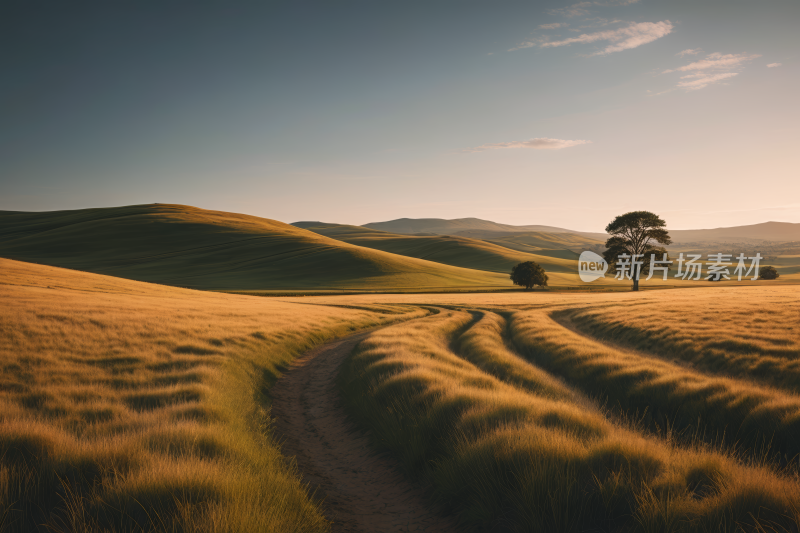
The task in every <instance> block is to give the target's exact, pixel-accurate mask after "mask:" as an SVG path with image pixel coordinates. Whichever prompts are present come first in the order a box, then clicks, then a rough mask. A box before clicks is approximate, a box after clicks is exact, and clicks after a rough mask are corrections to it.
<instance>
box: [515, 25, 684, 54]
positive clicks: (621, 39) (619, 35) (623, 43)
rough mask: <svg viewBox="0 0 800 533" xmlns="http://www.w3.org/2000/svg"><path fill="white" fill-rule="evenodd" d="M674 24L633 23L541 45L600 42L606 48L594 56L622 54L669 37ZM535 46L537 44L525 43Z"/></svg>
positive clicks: (546, 46)
mask: <svg viewBox="0 0 800 533" xmlns="http://www.w3.org/2000/svg"><path fill="white" fill-rule="evenodd" d="M672 28H673V26H672V23H671V22H670V21H668V20H663V21H661V22H632V23H630V24H629V25H628V26H626V27H624V28H618V29H616V30H605V31H598V32H594V33H584V34H582V35H579V36H577V37H570V38H569V39H563V40H560V41H545V42H542V43H541V44H539V46H541V47H542V48H553V47H556V46H569V45H571V44H577V43H595V42H598V41H607V42H608V43H610V44H608V46H606V47H605V48H604V49H603V50H602V51H601V52H597V53H595V54H592V55H604V54H610V53H612V52H621V51H622V50H629V49H631V48H636V47H638V46H641V45H643V44H647V43H651V42H653V41H655V40H656V39H659V38H661V37H664V36H665V35H669V33H670V32H672ZM523 44H529V45H530V46H535V44H536V43H523ZM519 48H528V46H522V45H519Z"/></svg>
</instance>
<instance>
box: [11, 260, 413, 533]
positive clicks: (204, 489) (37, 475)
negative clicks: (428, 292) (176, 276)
mask: <svg viewBox="0 0 800 533" xmlns="http://www.w3.org/2000/svg"><path fill="white" fill-rule="evenodd" d="M421 314H424V311H421V310H419V309H417V308H414V307H413V306H412V307H408V306H404V307H402V308H400V307H397V306H392V305H383V304H375V305H367V306H364V305H360V306H358V308H343V307H332V306H326V305H314V304H313V303H310V302H304V303H287V302H283V301H279V300H275V299H264V298H248V297H244V296H235V295H223V294H215V293H204V292H197V291H191V290H185V289H179V288H172V287H165V286H160V285H151V284H146V283H140V282H134V281H127V280H121V279H118V278H111V277H105V276H98V275H95V274H86V273H81V272H75V271H69V270H64V269H59V268H52V267H46V266H40V265H30V264H26V263H19V262H15V261H9V260H5V259H0V523H1V524H2V525H0V531H20V532H21V531H86V532H88V531H98V532H99V531H142V530H145V531H296V532H306V531H326V530H327V528H328V524H327V522H326V521H325V520H324V518H323V517H322V514H321V513H320V511H319V508H318V504H316V503H314V502H313V501H312V500H311V499H310V498H309V495H308V494H307V492H306V489H305V488H304V487H303V486H302V484H301V483H300V481H299V478H298V476H297V474H296V471H295V470H294V467H293V466H292V465H291V464H287V463H286V462H285V461H284V458H283V457H282V456H281V454H280V451H279V447H278V445H277V443H276V441H275V440H274V438H273V436H272V435H271V433H270V430H269V428H270V424H271V422H270V418H269V404H270V402H269V390H270V387H271V385H272V384H273V383H274V381H275V380H276V379H277V377H278V376H279V375H280V371H281V369H282V368H283V366H284V365H286V364H287V363H288V362H289V361H290V360H291V359H292V358H293V357H295V356H296V355H297V354H298V353H300V352H302V351H305V350H307V349H309V348H310V347H312V346H314V345H317V344H319V343H321V342H323V341H325V340H326V339H330V338H333V337H335V336H341V335H344V334H347V333H349V332H350V331H351V330H354V329H358V328H364V327H368V326H373V325H379V324H385V323H391V322H392V321H394V320H398V319H403V318H408V317H411V316H419V315H421Z"/></svg>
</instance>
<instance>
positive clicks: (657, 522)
mask: <svg viewBox="0 0 800 533" xmlns="http://www.w3.org/2000/svg"><path fill="white" fill-rule="evenodd" d="M465 330H466V331H465ZM503 331H504V327H503V320H502V319H501V318H500V317H498V316H496V315H492V314H490V313H487V314H485V315H484V316H483V317H482V318H480V320H478V321H477V322H474V323H473V317H472V316H471V315H470V314H468V313H465V312H462V311H455V310H452V311H445V312H442V313H441V314H440V315H437V316H434V317H431V318H426V319H422V320H418V321H416V322H414V323H409V324H402V325H397V326H392V327H389V328H386V329H384V330H381V331H378V332H376V333H374V334H372V335H371V336H370V337H369V338H368V339H367V340H365V341H364V342H363V343H362V344H361V345H360V347H359V348H358V350H357V351H356V353H355V354H354V355H353V356H352V357H351V359H350V360H349V361H348V363H347V364H346V365H345V367H344V368H343V370H342V375H341V376H340V386H341V388H342V391H343V394H344V397H345V400H346V403H347V406H348V409H349V410H350V412H351V414H352V416H353V418H354V419H355V420H356V422H357V423H359V424H360V425H362V427H365V428H369V429H370V430H371V432H372V436H373V438H374V441H375V444H376V445H377V446H378V447H380V448H381V449H383V450H386V451H389V452H391V453H392V454H393V455H395V456H396V457H398V458H399V459H400V460H401V461H402V464H403V465H404V467H405V468H406V470H407V472H408V473H409V474H410V475H411V476H413V477H415V478H417V479H419V480H421V481H422V482H423V483H427V484H429V485H430V487H431V490H432V491H433V494H434V495H435V496H436V497H437V499H438V501H439V502H440V503H441V504H442V505H443V506H444V507H445V508H447V509H449V510H451V511H453V512H455V513H456V514H457V515H458V517H459V518H460V520H461V522H462V523H463V524H464V525H465V526H467V527H471V528H474V529H477V530H485V529H493V528H499V529H503V530H509V531H589V530H591V531H677V530H678V528H680V530H682V531H736V530H742V531H764V530H765V529H758V528H772V529H769V530H772V531H795V530H796V528H797V526H798V525H800V522H799V521H800V513H799V512H798V510H800V481H799V480H798V479H797V478H796V477H792V476H791V475H789V474H788V473H786V474H784V473H780V472H776V471H775V470H773V469H771V468H770V467H769V466H767V465H764V464H761V465H759V464H756V463H754V462H749V463H747V464H746V463H744V462H742V461H740V460H739V459H737V458H735V457H733V456H731V455H729V454H727V453H724V452H720V451H714V450H712V449H710V448H709V447H708V446H706V445H703V444H702V443H701V442H695V443H694V444H693V446H692V447H685V446H679V445H677V444H675V443H673V442H670V441H668V440H664V439H661V438H657V437H656V436H653V435H648V434H644V433H642V432H640V431H636V430H634V429H632V428H631V427H628V426H627V425H621V424H620V423H615V422H613V421H612V420H610V419H609V418H607V417H606V416H604V414H603V413H602V412H601V410H599V409H598V408H596V407H594V406H593V405H592V404H591V403H590V402H587V401H586V400H585V399H584V398H582V397H581V395H580V393H579V392H578V391H574V390H571V389H569V388H568V387H566V386H565V385H564V384H561V383H559V382H558V381H556V380H554V379H553V378H552V377H550V376H547V375H546V373H544V372H543V371H542V370H541V369H537V368H535V367H531V365H529V364H528V363H526V362H524V361H523V360H522V359H520V358H519V357H517V356H516V355H515V354H513V353H511V352H510V351H509V350H508V348H507V347H506V345H505V343H504V339H503ZM451 347H456V351H455V352H454V351H453V350H452V349H451ZM459 354H464V355H465V357H464V358H462V357H459ZM467 359H468V360H469V361H468V360H467ZM470 361H474V362H475V363H476V364H477V365H479V366H480V367H481V368H478V366H475V365H474V364H472V363H471V362H470Z"/></svg>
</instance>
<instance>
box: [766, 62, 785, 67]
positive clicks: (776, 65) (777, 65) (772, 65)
mask: <svg viewBox="0 0 800 533" xmlns="http://www.w3.org/2000/svg"><path fill="white" fill-rule="evenodd" d="M781 65H783V63H770V64H769V65H767V68H775V67H779V66H781Z"/></svg>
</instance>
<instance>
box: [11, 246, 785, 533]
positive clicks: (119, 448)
mask: <svg viewBox="0 0 800 533" xmlns="http://www.w3.org/2000/svg"><path fill="white" fill-rule="evenodd" d="M0 273H2V276H0V458H2V459H0V520H2V522H1V523H2V526H0V531H36V530H39V531H53V530H55V531H87V532H88V531H98V532H99V531H176V532H177V531H320V532H322V531H326V530H328V527H329V524H328V523H327V521H326V519H325V518H324V513H323V510H324V503H321V502H319V501H315V500H314V499H313V498H312V497H311V496H310V495H309V494H308V491H307V489H306V488H305V487H304V486H303V484H302V483H301V482H300V478H299V475H298V472H297V470H296V467H294V466H293V463H292V462H290V461H286V459H285V458H284V457H282V456H281V451H280V446H279V445H278V443H277V442H276V439H275V437H274V435H273V434H272V432H271V429H270V428H271V419H270V414H269V404H270V392H269V391H270V388H271V386H272V384H273V383H274V382H275V381H276V380H277V379H278V378H279V376H280V374H281V372H282V370H283V369H284V367H285V366H286V365H287V364H288V363H289V362H290V361H291V360H292V359H293V358H294V357H296V356H297V355H298V354H299V353H301V352H303V351H305V350H307V349H308V348H310V347H312V346H315V345H318V344H319V343H321V342H324V341H325V340H326V339H331V338H333V337H336V336H341V335H345V334H347V333H349V332H351V331H354V330H357V329H361V328H366V327H370V326H374V325H388V327H386V328H383V329H380V330H377V331H375V332H374V333H372V334H370V336H369V337H368V338H367V340H365V341H364V342H362V344H361V345H360V346H359V347H358V348H357V350H356V351H355V352H354V354H353V355H352V356H351V358H350V359H349V360H348V362H347V363H346V364H345V366H343V367H342V370H341V373H340V376H339V386H340V389H341V391H342V394H343V397H344V399H345V404H346V406H347V408H348V411H349V413H350V415H351V416H352V418H353V420H354V421H355V422H356V424H357V425H359V426H361V427H362V428H363V429H365V430H369V431H370V435H371V438H372V440H373V443H374V445H375V446H376V448H377V449H379V450H382V451H384V452H388V453H390V454H392V455H394V456H395V457H396V458H397V459H398V460H399V461H400V462H401V464H402V465H403V468H404V471H405V472H406V474H407V475H408V476H409V477H410V479H412V480H414V481H415V482H416V483H420V484H422V485H423V486H424V487H427V489H428V490H429V491H430V493H431V494H433V496H434V498H435V501H436V502H438V503H437V505H438V506H440V507H441V508H443V509H445V510H447V511H448V512H450V513H452V514H453V515H455V516H456V517H457V519H458V520H459V521H460V523H461V524H462V526H463V527H464V528H465V530H476V531H480V530H504V531H564V532H573V531H574V532H579V531H625V532H628V531H631V532H633V531H641V532H650V531H747V532H754V533H755V532H764V531H777V532H797V531H798V527H800V456H798V452H800V448H798V444H797V443H798V442H800V433H798V427H800V426H799V424H800V395H798V393H797V391H796V387H795V384H794V383H795V382H794V381H792V380H793V379H794V378H792V377H791V376H792V369H793V368H794V366H793V365H794V363H793V362H794V361H796V360H797V350H798V347H797V335H796V332H797V331H798V328H800V317H798V307H797V301H798V297H800V287H797V286H792V285H781V284H775V283H770V282H762V283H760V284H758V285H756V286H733V285H723V286H714V287H708V288H698V289H691V290H683V291H677V290H667V291H645V292H641V293H638V294H637V293H629V292H609V293H598V294H590V293H579V292H577V291H576V292H574V293H570V292H569V291H567V292H562V293H547V292H530V293H526V292H518V293H488V294H457V293H450V294H369V295H354V296H318V297H313V298H307V297H306V298H297V297H284V298H253V297H248V296H239V295H229V294H218V293H208V292H200V291H193V290H186V289H182V288H176V287H168V286H163V285H153V284H148V283H142V282H136V281H129V280H123V279H119V278H112V277H107V276H101V275H96V274H90V273H83V272H76V271H70V270H65V269H60V268H54V267H48V266H42V265H33V264H27V263H20V262H17V261H11V260H0ZM431 308H435V309H438V313H436V314H433V315H430V316H428V315H429V313H430V311H429V310H430V309H431ZM411 318H418V320H415V321H413V322H406V320H407V319H411Z"/></svg>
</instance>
